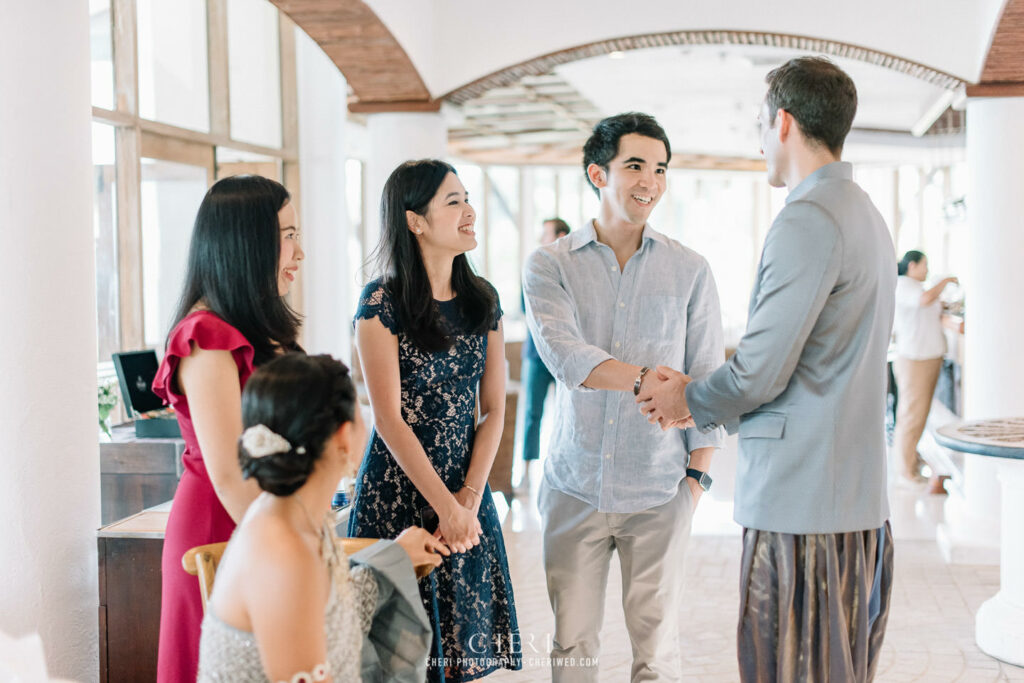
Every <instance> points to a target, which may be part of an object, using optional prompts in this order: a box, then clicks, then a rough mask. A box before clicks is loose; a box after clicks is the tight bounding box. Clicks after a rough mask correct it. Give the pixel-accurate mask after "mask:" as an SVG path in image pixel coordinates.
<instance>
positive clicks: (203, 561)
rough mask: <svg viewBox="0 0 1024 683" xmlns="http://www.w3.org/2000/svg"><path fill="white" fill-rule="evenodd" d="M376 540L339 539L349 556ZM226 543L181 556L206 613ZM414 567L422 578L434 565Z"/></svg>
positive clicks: (207, 546)
mask: <svg viewBox="0 0 1024 683" xmlns="http://www.w3.org/2000/svg"><path fill="white" fill-rule="evenodd" d="M378 540H380V539H377V538H343V539H341V547H342V548H343V549H344V550H345V554H346V555H349V556H351V555H353V554H355V553H358V552H359V551H360V550H363V549H365V548H369V547H370V546H371V545H373V544H374V543H376V542H377V541H378ZM227 545H228V544H227V542H226V541H225V542H222V543H208V544H207V545H197V546H196V547H195V548H189V549H188V550H186V551H185V554H184V555H182V556H181V566H182V567H184V568H185V571H186V572H188V573H189V574H191V575H192V576H195V577H197V578H198V579H199V594H200V595H201V596H202V599H203V614H206V602H207V601H208V600H209V599H210V592H211V591H212V590H213V578H214V575H215V574H216V573H217V565H219V564H220V558H221V556H222V555H223V554H224V548H225V547H227ZM414 569H415V570H416V576H417V578H421V579H422V578H423V577H424V576H428V575H429V574H430V572H432V571H433V570H434V567H433V566H431V565H429V564H423V565H419V566H416V567H414Z"/></svg>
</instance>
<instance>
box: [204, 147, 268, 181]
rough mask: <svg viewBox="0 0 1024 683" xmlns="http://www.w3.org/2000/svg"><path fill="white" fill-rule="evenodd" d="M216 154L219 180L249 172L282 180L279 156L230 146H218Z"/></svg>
mask: <svg viewBox="0 0 1024 683" xmlns="http://www.w3.org/2000/svg"><path fill="white" fill-rule="evenodd" d="M216 154H217V156H216V159H217V180H220V179H221V178H227V177H228V176H233V175H242V174H243V173H247V174H249V175H261V176H263V177H264V178H270V179H271V180H276V181H278V182H281V160H280V159H278V158H277V157H269V156H266V155H265V154H256V153H255V152H246V151H244V150H240V149H232V148H230V147H218V148H217V152H216Z"/></svg>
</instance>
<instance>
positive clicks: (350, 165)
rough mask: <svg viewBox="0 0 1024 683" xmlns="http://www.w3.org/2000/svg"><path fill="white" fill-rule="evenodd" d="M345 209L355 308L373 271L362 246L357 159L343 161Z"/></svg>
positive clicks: (360, 172) (360, 168)
mask: <svg viewBox="0 0 1024 683" xmlns="http://www.w3.org/2000/svg"><path fill="white" fill-rule="evenodd" d="M345 207H346V208H347V210H348V268H349V270H348V272H349V274H350V277H351V278H352V279H351V284H352V289H351V292H352V304H353V306H355V304H357V303H358V300H359V295H360V294H361V293H362V291H363V285H365V284H366V283H367V282H369V280H370V276H371V273H372V271H373V264H369V263H366V260H367V258H368V256H369V253H368V252H369V249H367V245H365V244H363V236H364V228H363V162H361V161H360V160H359V159H346V160H345ZM371 248H372V245H371ZM364 264H365V268H364ZM351 310H355V308H352V309H351Z"/></svg>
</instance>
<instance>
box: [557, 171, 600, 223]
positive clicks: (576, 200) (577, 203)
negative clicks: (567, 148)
mask: <svg viewBox="0 0 1024 683" xmlns="http://www.w3.org/2000/svg"><path fill="white" fill-rule="evenodd" d="M585 182H586V180H585V179H584V178H583V172H582V171H580V170H579V169H578V168H576V167H575V166H572V167H564V166H563V167H561V168H559V169H558V215H559V217H560V218H561V219H562V220H564V221H565V222H566V223H568V224H569V227H571V228H572V229H573V230H575V229H576V228H578V227H579V226H580V224H581V223H582V222H583V220H585V219H584V218H583V217H582V215H581V214H582V211H581V208H582V197H581V195H580V189H581V187H580V185H581V183H585ZM587 192H592V190H591V189H590V185H589V184H588V185H587Z"/></svg>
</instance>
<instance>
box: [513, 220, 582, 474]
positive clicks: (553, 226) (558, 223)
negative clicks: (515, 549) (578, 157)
mask: <svg viewBox="0 0 1024 683" xmlns="http://www.w3.org/2000/svg"><path fill="white" fill-rule="evenodd" d="M570 232H571V230H570V228H569V224H568V223H566V222H565V221H564V220H562V219H561V218H549V219H547V220H546V221H544V223H543V227H542V229H541V233H540V245H541V246H542V247H543V246H546V245H548V244H551V243H553V242H554V241H555V240H557V239H558V238H559V237H565V236H566V235H568V234H569V233H570ZM520 297H522V294H520ZM520 303H521V305H522V307H523V311H524V312H525V311H526V304H525V303H524V302H523V301H522V300H520ZM521 376H522V378H523V394H524V396H525V398H526V413H525V415H524V416H523V478H522V479H520V480H519V487H518V488H519V489H520V490H524V491H525V490H529V487H530V464H531V463H533V462H534V461H536V460H539V459H540V423H541V420H542V419H543V417H544V401H545V400H546V399H547V396H548V390H549V389H550V388H551V385H552V384H554V383H555V378H554V377H553V376H552V375H551V372H550V371H549V370H548V368H547V366H546V365H544V361H542V360H541V359H540V354H539V353H537V347H536V346H535V345H534V343H533V335H531V334H530V330H529V328H527V330H526V339H525V340H524V341H523V368H522V373H521Z"/></svg>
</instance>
